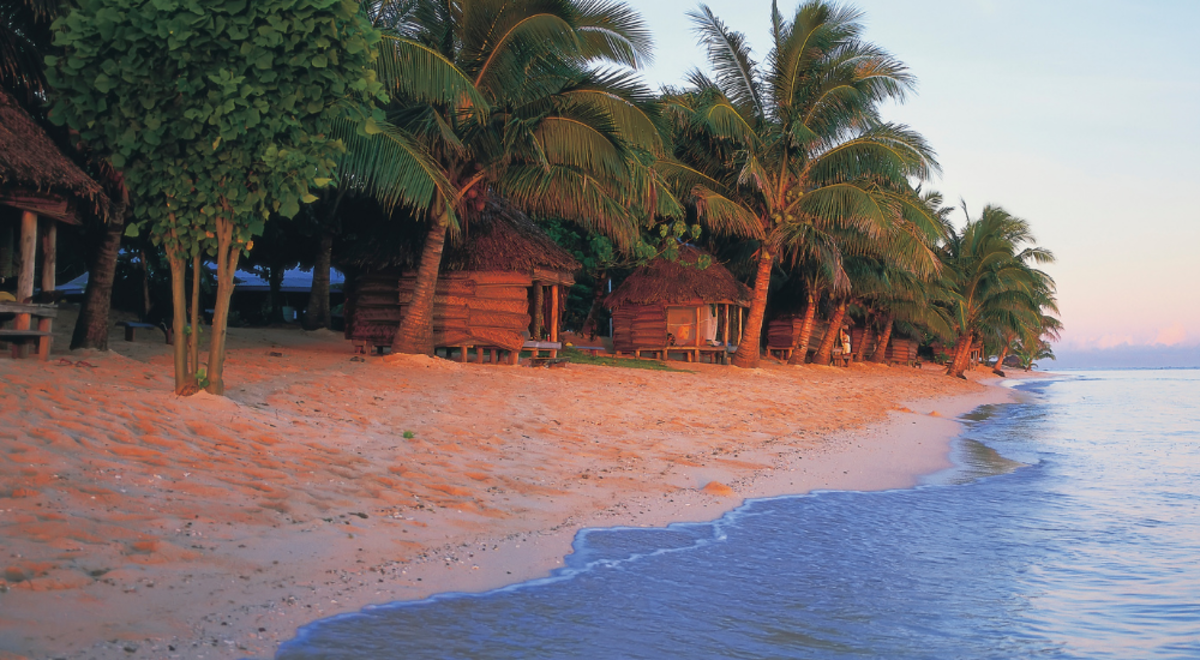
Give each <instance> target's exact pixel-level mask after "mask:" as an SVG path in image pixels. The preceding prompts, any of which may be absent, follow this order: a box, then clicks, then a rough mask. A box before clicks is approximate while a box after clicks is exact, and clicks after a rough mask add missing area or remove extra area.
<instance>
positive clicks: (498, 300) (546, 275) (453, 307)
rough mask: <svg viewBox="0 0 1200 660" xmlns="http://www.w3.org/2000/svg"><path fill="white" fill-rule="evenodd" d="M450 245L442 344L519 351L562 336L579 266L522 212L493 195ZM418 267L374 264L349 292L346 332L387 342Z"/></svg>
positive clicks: (436, 327)
mask: <svg viewBox="0 0 1200 660" xmlns="http://www.w3.org/2000/svg"><path fill="white" fill-rule="evenodd" d="M464 220H465V221H464V223H463V229H462V236H461V240H459V241H457V242H455V243H454V244H452V245H449V246H447V248H446V251H445V253H444V254H443V255H442V268H441V275H440V277H439V278H438V286H437V292H436V294H435V298H434V312H433V316H434V318H433V334H434V344H435V347H436V348H445V349H457V350H459V351H460V353H459V355H460V357H462V358H465V357H466V354H467V350H468V349H471V348H475V349H477V355H482V350H483V349H488V350H489V351H491V350H492V349H498V350H503V351H508V352H510V354H511V355H513V356H515V354H516V353H518V352H519V351H520V350H521V348H522V346H523V345H524V344H525V342H526V340H527V339H530V338H532V339H541V338H546V339H549V340H550V341H551V342H555V341H557V340H558V330H559V328H558V324H559V318H560V315H561V312H562V308H563V306H564V305H565V303H566V296H565V295H563V293H562V287H570V286H571V285H572V284H574V283H575V280H574V272H575V271H577V270H578V269H579V267H580V264H579V262H578V261H576V260H575V258H574V257H572V256H571V254H570V253H569V252H567V251H566V250H563V249H562V248H561V247H559V246H558V245H557V244H556V243H555V242H554V241H552V240H551V239H550V237H549V236H547V235H546V233H545V232H544V231H542V230H541V229H540V228H539V227H538V226H537V224H535V223H534V222H533V221H532V220H530V219H529V217H528V216H526V215H525V214H524V213H521V212H520V211H519V210H517V209H516V208H514V207H513V206H512V205H511V204H509V203H508V202H507V201H506V200H503V199H500V198H491V199H489V200H488V201H487V202H486V203H485V204H484V206H483V207H482V209H481V210H480V211H479V212H477V213H472V214H471V215H470V216H468V217H467V218H465V219H464ZM415 286H416V273H415V272H402V271H400V270H399V269H397V268H384V269H378V270H368V271H367V272H365V273H363V275H361V276H360V277H359V278H358V280H357V282H356V283H355V285H354V286H353V287H352V290H351V292H350V293H348V294H347V295H348V298H347V299H348V303H347V305H348V310H349V311H348V312H347V326H346V330H347V336H348V337H349V338H350V339H353V340H355V341H357V342H361V343H363V344H372V345H375V346H388V345H390V344H391V343H392V337H393V336H394V334H395V332H396V328H397V327H398V326H399V324H400V322H401V320H402V319H403V318H404V311H405V307H406V306H407V305H408V304H409V302H410V301H411V300H412V296H413V289H414V288H415Z"/></svg>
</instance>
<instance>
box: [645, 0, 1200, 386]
mask: <svg viewBox="0 0 1200 660" xmlns="http://www.w3.org/2000/svg"><path fill="white" fill-rule="evenodd" d="M630 4H631V5H632V6H634V7H636V8H637V9H638V10H639V11H640V12H641V13H642V16H643V17H644V18H645V20H646V22H647V23H648V25H649V27H650V29H651V30H652V32H653V34H654V38H655V44H656V48H655V60H654V63H653V64H652V65H651V66H650V67H648V68H647V69H646V70H645V72H644V75H645V78H646V80H647V81H648V82H649V83H650V84H651V85H652V86H655V87H658V86H660V85H680V84H681V83H682V80H683V77H684V75H685V73H686V72H687V71H688V70H690V69H691V68H694V67H701V68H705V53H704V51H703V50H702V49H701V48H700V47H699V46H697V45H696V38H695V34H694V32H693V31H692V23H691V21H690V19H688V18H687V16H686V14H687V12H688V11H691V10H693V9H695V8H696V7H697V6H698V3H696V2H689V1H684V0H653V1H651V0H630ZM850 4H852V5H853V6H854V7H856V8H857V9H859V10H860V11H862V12H863V18H862V22H863V23H864V25H865V28H866V29H865V37H866V38H867V39H868V40H870V41H872V42H874V43H876V44H878V45H880V46H882V47H883V48H885V49H887V50H888V51H890V52H891V53H892V54H893V55H895V56H897V57H898V58H899V59H900V60H901V61H903V62H904V63H906V64H907V65H908V66H909V68H910V69H911V71H912V73H913V74H915V75H916V77H917V78H918V87H917V90H916V93H915V94H913V95H912V96H911V97H910V98H909V99H907V100H906V102H905V103H903V104H902V105H892V106H888V107H887V108H886V109H885V117H886V118H887V119H889V120H891V121H897V122H901V123H905V124H908V125H909V126H911V127H912V128H914V129H916V130H918V131H919V132H921V133H922V134H924V135H925V137H926V138H927V139H928V140H929V141H930V143H931V144H932V145H933V147H934V148H935V149H936V150H937V152H938V159H939V161H940V163H941V165H942V170H943V172H942V175H941V176H940V177H939V178H937V179H935V180H934V181H933V182H931V183H930V184H927V185H928V187H931V188H933V189H936V190H940V191H941V192H942V193H943V194H944V195H945V197H946V199H947V201H948V202H952V203H955V204H957V202H958V201H959V200H960V199H961V200H963V201H965V202H966V205H967V208H968V210H969V211H970V213H971V214H972V216H973V217H977V216H978V214H979V212H980V210H981V209H982V208H983V206H984V205H986V204H996V205H999V206H1002V207H1004V208H1005V209H1006V210H1008V211H1009V212H1010V213H1012V214H1014V215H1016V216H1018V217H1021V218H1024V219H1026V220H1028V221H1029V222H1030V224H1031V226H1032V228H1033V232H1034V235H1035V236H1036V237H1037V240H1038V243H1039V244H1040V245H1042V246H1043V247H1046V248H1049V249H1050V250H1052V251H1053V252H1054V254H1055V255H1056V256H1057V258H1058V261H1057V263H1056V264H1054V265H1052V266H1047V267H1046V270H1047V271H1048V272H1049V273H1050V274H1051V275H1052V276H1053V277H1054V279H1055V280H1056V282H1057V284H1058V300H1059V307H1060V309H1061V312H1062V315H1061V318H1062V320H1063V322H1064V323H1065V324H1066V331H1065V332H1064V333H1063V337H1062V340H1061V341H1059V342H1057V343H1056V344H1055V352H1056V353H1057V354H1058V355H1059V357H1060V362H1061V363H1062V364H1074V365H1075V366H1105V365H1113V366H1135V365H1137V364H1146V365H1148V366H1200V204H1197V203H1195V202H1194V201H1193V195H1194V193H1195V192H1200V191H1198V187H1200V73H1198V72H1197V68H1196V67H1197V64H1198V63H1200V38H1198V37H1197V34H1200V32H1198V30H1200V0H1147V1H1145V2H1139V3H1131V2H1116V1H1112V0H1093V1H1088V2H1084V1H1076V0H1052V1H1049V2H1047V1H1046V0H1042V1H1040V2H1034V1H1030V0H908V1H906V2H898V1H896V0H855V1H854V2H852V3H850ZM708 5H709V7H711V8H712V10H713V12H714V13H715V14H716V15H717V16H719V17H720V18H721V19H722V20H723V21H725V23H726V24H727V25H729V26H730V27H731V28H732V29H734V30H737V31H740V32H743V33H744V34H745V35H746V36H747V38H748V39H749V42H750V44H751V47H752V49H753V51H754V59H755V60H756V61H758V62H763V61H765V60H766V55H767V52H768V50H769V34H768V27H769V21H770V7H771V3H770V2H769V1H768V0H712V1H710V2H709V3H708ZM796 6H797V4H796V3H794V2H780V4H779V8H780V11H781V12H783V13H784V15H785V16H786V15H789V14H793V13H794V11H795V8H796ZM963 218H964V216H962V215H961V213H960V214H958V216H957V217H956V220H958V221H959V222H960V223H961V220H962V219H963ZM1181 360H1182V361H1183V362H1189V361H1195V364H1190V363H1189V364H1182V363H1180V361H1181ZM1130 361H1132V362H1130ZM1124 362H1130V364H1125V363H1124Z"/></svg>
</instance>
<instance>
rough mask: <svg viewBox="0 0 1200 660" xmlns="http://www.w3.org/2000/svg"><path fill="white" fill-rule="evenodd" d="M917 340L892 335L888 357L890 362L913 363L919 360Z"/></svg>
mask: <svg viewBox="0 0 1200 660" xmlns="http://www.w3.org/2000/svg"><path fill="white" fill-rule="evenodd" d="M917 345H918V344H917V340H915V339H908V338H907V337H897V336H896V335H894V334H893V335H892V340H891V341H890V342H889V343H888V349H887V354H886V356H885V357H886V358H887V361H888V362H900V363H904V364H912V363H915V362H916V361H917Z"/></svg>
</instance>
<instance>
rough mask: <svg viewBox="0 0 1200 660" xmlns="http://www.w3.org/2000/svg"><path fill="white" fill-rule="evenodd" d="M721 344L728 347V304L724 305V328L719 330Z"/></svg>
mask: <svg viewBox="0 0 1200 660" xmlns="http://www.w3.org/2000/svg"><path fill="white" fill-rule="evenodd" d="M721 342H722V343H723V344H725V345H726V346H729V303H725V327H724V328H722V329H721Z"/></svg>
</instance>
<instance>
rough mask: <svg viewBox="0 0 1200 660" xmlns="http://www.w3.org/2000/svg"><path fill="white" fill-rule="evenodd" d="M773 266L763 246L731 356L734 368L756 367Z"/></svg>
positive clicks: (772, 257) (771, 255) (771, 258)
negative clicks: (744, 315)
mask: <svg viewBox="0 0 1200 660" xmlns="http://www.w3.org/2000/svg"><path fill="white" fill-rule="evenodd" d="M773 265H775V255H774V254H773V253H772V252H771V251H770V250H768V249H767V247H766V246H765V245H764V246H763V247H762V249H761V250H759V253H758V271H757V272H756V273H755V274H754V297H753V298H752V299H751V301H750V314H749V316H748V317H747V318H746V325H745V327H744V329H743V330H742V336H741V338H740V339H739V340H738V341H739V343H738V349H737V352H736V353H734V354H733V364H734V365H735V366H738V367H742V368H745V369H752V368H754V367H757V366H758V360H759V357H760V352H761V350H762V347H761V345H762V325H763V314H764V313H765V312H766V309H767V291H768V290H769V289H770V288H771V267H772V266H773Z"/></svg>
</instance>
